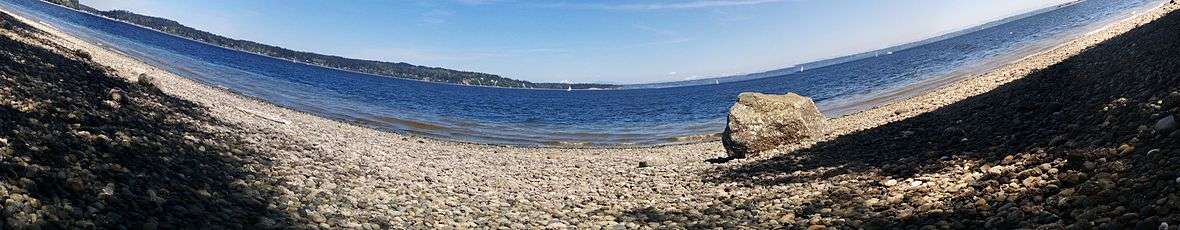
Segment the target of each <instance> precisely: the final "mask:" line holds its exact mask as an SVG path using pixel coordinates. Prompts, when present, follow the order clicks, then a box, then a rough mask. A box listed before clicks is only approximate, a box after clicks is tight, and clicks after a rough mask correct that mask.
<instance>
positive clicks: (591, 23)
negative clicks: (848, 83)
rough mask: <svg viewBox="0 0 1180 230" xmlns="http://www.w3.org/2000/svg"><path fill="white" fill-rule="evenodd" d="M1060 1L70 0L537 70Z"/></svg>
mask: <svg viewBox="0 0 1180 230" xmlns="http://www.w3.org/2000/svg"><path fill="white" fill-rule="evenodd" d="M1069 1H1072V0H990V1H977V0H946V1H942V0H939V1H929V0H881V1H877V0H857V1H852V0H609V1H589V0H579V1H574V0H565V1H562V0H548V1H542V0H537V1H527V0H388V1H382V0H342V1H328V0H249V1H242V0H202V1H191V0H82V3H85V4H87V5H90V6H93V7H95V8H98V9H103V10H109V9H126V10H131V11H134V12H138V13H143V14H148V15H153V16H161V17H165V18H170V19H174V20H177V21H179V22H181V23H183V24H186V25H189V26H192V27H196V28H198V29H202V30H207V31H210V32H214V33H217V34H221V35H225V36H228V37H232V38H239V39H246V40H252V41H258V42H262V43H266V44H272V45H278V46H281V47H286V48H290V49H295V50H303V51H312V52H317V53H324V54H332V55H340V56H345V57H353V58H362V59H373V60H383V61H402V62H408V63H412V64H418V65H428V66H439V67H445V68H452V69H459V70H469V71H478V72H486V73H493V74H499V75H502V76H505V77H510V78H517V79H524V80H530V81H539V82H601V83H649V82H661V81H676V80H686V79H694V78H701V77H711V76H724V75H733V74H739V73H751V72H761V71H765V70H772V69H778V68H783V67H787V66H791V65H793V64H797V63H801V62H807V61H814V60H818V59H824V58H831V57H836V56H842V55H846V54H852V53H857V52H863V51H869V50H874V49H879V48H885V47H888V46H892V45H897V44H901V43H906V42H910V41H916V40H921V39H924V38H928V37H933V36H937V35H940V34H944V33H948V32H952V31H955V30H958V29H963V28H967V27H970V26H974V25H979V24H983V23H986V22H989V21H994V20H999V19H1002V18H1004V17H1007V16H1011V15H1015V14H1019V13H1024V12H1028V11H1032V10H1036V9H1039V8H1043V7H1047V6H1051V5H1056V4H1061V3H1064V2H1069Z"/></svg>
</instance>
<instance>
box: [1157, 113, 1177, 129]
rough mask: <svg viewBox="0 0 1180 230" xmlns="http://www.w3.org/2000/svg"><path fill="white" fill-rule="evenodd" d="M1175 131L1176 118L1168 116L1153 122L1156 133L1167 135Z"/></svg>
mask: <svg viewBox="0 0 1180 230" xmlns="http://www.w3.org/2000/svg"><path fill="white" fill-rule="evenodd" d="M1175 129H1176V116H1175V115H1168V116H1167V117H1164V118H1160V119H1159V120H1158V121H1156V122H1155V131H1156V132H1158V133H1168V132H1171V131H1172V130H1175Z"/></svg>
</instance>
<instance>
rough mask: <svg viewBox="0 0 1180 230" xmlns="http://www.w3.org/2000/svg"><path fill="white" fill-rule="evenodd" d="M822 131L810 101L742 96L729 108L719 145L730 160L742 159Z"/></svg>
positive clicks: (820, 119) (794, 96)
mask: <svg viewBox="0 0 1180 230" xmlns="http://www.w3.org/2000/svg"><path fill="white" fill-rule="evenodd" d="M824 130H825V126H824V115H823V114H821V113H820V112H819V108H817V107H816V106H815V102H812V101H811V98H807V97H804V96H799V95H798V94H794V93H787V94H786V95H769V94H761V93H742V94H740V95H738V100H737V103H736V104H734V105H733V107H732V108H730V109H729V123H728V124H727V125H726V127H725V132H724V133H722V136H721V142H722V144H724V145H725V150H726V152H727V153H728V154H729V157H730V158H743V157H746V156H747V155H751V154H756V153H759V152H762V151H766V150H770V149H774V148H776V147H778V146H780V145H783V144H788V143H799V142H802V141H804V140H807V139H811V138H815V137H818V136H819V135H822V134H823V132H824Z"/></svg>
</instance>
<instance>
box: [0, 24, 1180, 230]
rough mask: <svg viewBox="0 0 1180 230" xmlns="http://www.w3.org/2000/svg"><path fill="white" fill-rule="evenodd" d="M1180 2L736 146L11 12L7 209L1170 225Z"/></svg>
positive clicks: (74, 222) (108, 219)
mask: <svg viewBox="0 0 1180 230" xmlns="http://www.w3.org/2000/svg"><path fill="white" fill-rule="evenodd" d="M1177 8H1180V6H1178V5H1176V4H1174V3H1172V4H1168V5H1165V6H1164V7H1162V8H1159V9H1155V10H1152V11H1149V12H1145V13H1143V14H1142V15H1139V16H1136V17H1135V18H1132V19H1129V20H1127V21H1123V22H1119V23H1116V24H1115V25H1112V26H1110V27H1108V28H1107V29H1105V30H1103V31H1100V32H1098V33H1093V34H1091V35H1088V36H1086V37H1084V38H1081V39H1078V40H1074V41H1071V42H1069V43H1067V44H1063V45H1062V46H1061V47H1059V48H1057V49H1055V50H1053V51H1050V52H1046V53H1042V54H1038V55H1035V56H1032V57H1029V58H1026V59H1024V60H1023V61H1021V62H1018V63H1013V64H1010V65H1007V66H1004V67H1001V68H999V69H997V70H995V71H993V72H991V73H988V74H983V75H980V76H976V77H973V78H970V79H968V80H964V81H962V82H959V83H955V84H952V85H950V86H948V87H945V88H942V89H938V90H935V91H933V92H930V93H927V94H924V95H921V96H917V97H914V98H910V99H907V100H904V101H901V102H898V103H894V104H891V105H888V106H885V107H881V108H877V109H872V110H868V111H864V112H861V113H856V114H852V115H848V116H844V117H840V118H834V119H831V120H829V121H827V124H828V128H829V129H830V130H829V131H828V132H827V133H826V134H825V135H824V137H823V138H822V139H821V140H818V143H812V142H808V143H802V144H799V145H787V146H781V147H779V148H777V149H775V150H771V151H768V152H764V153H762V154H759V155H758V156H754V157H747V158H745V159H739V160H733V161H729V162H727V163H724V164H712V163H707V162H706V160H709V159H713V158H719V157H724V156H725V155H726V151H725V149H724V148H723V147H722V146H721V144H720V143H719V142H717V143H701V144H690V145H678V146H665V147H658V148H637V149H533V148H515V147H501V146H489V145H477V144H465V143H454V142H447V141H438V140H432V139H427V138H419V137H413V136H405V135H399V134H393V133H388V132H381V131H376V130H372V129H367V128H362V127H359V126H355V125H350V124H346V123H341V122H337V121H332V120H329V119H324V118H319V117H315V116H311V115H308V114H303V113H298V112H294V111H291V110H287V109H282V108H279V107H276V106H273V105H269V104H266V103H263V102H259V101H255V100H252V99H249V98H245V97H242V96H239V95H236V94H233V93H230V92H226V91H223V90H220V89H216V88H213V87H209V86H206V85H202V84H199V83H197V82H194V81H191V80H188V79H185V78H183V77H179V76H176V75H173V74H170V73H167V72H165V71H161V70H160V69H157V68H155V67H152V66H149V65H146V64H144V63H141V62H137V61H135V60H133V59H130V58H128V57H126V56H122V55H119V54H118V53H117V52H112V51H109V50H106V49H104V48H102V47H100V46H96V45H93V44H89V43H86V42H83V41H81V40H78V39H76V38H73V37H70V36H68V35H65V34H62V33H60V32H57V31H55V30H54V29H53V28H50V27H48V26H44V25H40V24H37V23H35V22H32V21H30V20H24V19H21V18H19V17H13V16H3V17H0V20H2V21H0V26H3V30H0V35H3V36H0V216H2V217H3V218H2V219H0V226H4V227H3V228H13V229H25V228H120V227H126V228H143V229H156V228H165V229H168V228H204V227H208V228H359V229H383V228H444V229H451V228H507V229H524V228H548V229H572V228H579V229H603V228H605V229H618V228H626V229H635V228H690V229H698V228H714V227H721V228H739V227H749V228H795V229H802V228H810V229H822V228H825V227H837V228H861V227H863V228H873V227H882V228H934V229H942V228H1021V227H1027V228H1047V229H1056V228H1080V229H1089V228H1099V227H1103V228H1116V229H1121V228H1132V227H1138V228H1159V227H1160V226H1162V225H1164V223H1165V222H1167V223H1170V224H1171V225H1170V226H1171V227H1170V228H1175V226H1177V224H1180V193H1178V190H1177V186H1178V185H1180V179H1178V178H1177V177H1178V176H1180V166H1177V165H1180V155H1178V152H1177V151H1180V148H1178V144H1177V143H1180V142H1178V141H1177V140H1180V139H1177V138H1180V137H1177V135H1180V134H1177V132H1176V131H1174V130H1175V128H1174V127H1169V125H1168V122H1166V121H1167V118H1168V117H1169V116H1175V114H1176V113H1177V105H1178V104H1180V80H1178V79H1180V75H1177V73H1180V56H1177V54H1180V13H1175V12H1173V11H1174V10H1175V9H1177ZM5 13H7V12H5ZM1157 19H1158V20H1157ZM1172 118H1173V120H1174V117H1172ZM1172 124H1173V125H1172V126H1174V124H1175V123H1174V122H1173V123H1172ZM1157 127H1158V128H1157Z"/></svg>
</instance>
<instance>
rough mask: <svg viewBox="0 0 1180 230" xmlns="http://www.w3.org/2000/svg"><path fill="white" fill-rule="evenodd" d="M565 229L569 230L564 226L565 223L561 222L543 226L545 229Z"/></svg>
mask: <svg viewBox="0 0 1180 230" xmlns="http://www.w3.org/2000/svg"><path fill="white" fill-rule="evenodd" d="M567 228H569V226H566V225H565V223H562V222H553V223H549V225H545V229H567Z"/></svg>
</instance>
